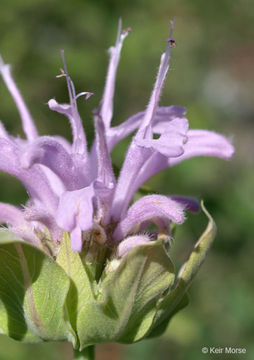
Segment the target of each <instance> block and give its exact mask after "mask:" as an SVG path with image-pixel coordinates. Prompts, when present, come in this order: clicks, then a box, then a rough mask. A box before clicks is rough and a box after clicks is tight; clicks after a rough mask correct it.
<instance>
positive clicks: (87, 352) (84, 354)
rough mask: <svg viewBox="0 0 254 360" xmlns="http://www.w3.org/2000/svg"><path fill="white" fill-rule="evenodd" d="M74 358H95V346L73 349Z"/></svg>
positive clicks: (88, 359) (77, 359)
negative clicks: (80, 349) (79, 349)
mask: <svg viewBox="0 0 254 360" xmlns="http://www.w3.org/2000/svg"><path fill="white" fill-rule="evenodd" d="M73 359H74V360H95V346H88V347H86V348H85V349H83V350H82V351H78V350H74V358H73Z"/></svg>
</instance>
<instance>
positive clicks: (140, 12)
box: [0, 0, 254, 360]
mask: <svg viewBox="0 0 254 360" xmlns="http://www.w3.org/2000/svg"><path fill="white" fill-rule="evenodd" d="M119 16H121V17H122V18H123V24H124V26H126V27H128V26H130V27H132V29H133V32H132V33H131V35H130V36H129V38H128V39H127V40H126V42H125V45H124V49H123V53H122V59H121V63H120V68H119V72H118V80H117V87H116V98H115V116H114V123H115V124H116V123H119V122H121V121H123V120H124V119H125V118H127V117H128V116H129V115H131V114H133V113H135V112H137V111H140V110H142V109H144V108H145V106H146V104H147V102H148V99H149V94H150V91H151V89H152V85H153V82H154V79H155V76H156V69H157V68H158V64H159V58H160V54H161V53H162V51H163V50H164V49H165V45H166V43H165V40H166V39H167V37H168V31H169V20H170V19H172V18H173V17H174V16H176V26H175V34H174V37H175V40H176V42H177V48H176V49H175V50H174V52H173V57H172V62H171V69H170V71H169V75H168V80H167V82H166V85H165V87H164V92H163V96H162V99H161V105H170V104H177V105H183V106H185V107H186V108H187V110H188V113H187V114H188V119H189V121H190V126H191V127H193V128H199V127H200V128H208V129H214V130H216V131H218V132H222V133H224V134H227V135H229V136H233V138H234V144H235V146H236V155H235V157H234V159H233V160H232V161H231V162H224V161H222V160H218V159H211V158H210V159H209V158H200V159H191V160H188V161H186V162H184V163H182V164H180V165H178V166H176V167H175V168H172V169H168V170H166V171H164V172H163V173H161V174H160V175H158V176H155V177H154V178H153V179H152V180H150V181H149V183H148V185H149V186H150V187H151V188H153V189H154V190H155V191H157V192H158V193H164V194H181V195H191V196H196V197H198V198H203V199H205V203H206V206H207V208H208V209H209V211H210V212H211V214H212V215H213V216H214V218H215V221H216V223H217V226H218V234H217V237H216V241H215V245H214V247H213V248H212V250H211V252H210V255H209V256H208V259H207V261H206V263H205V265H204V266H203V268H202V270H201V272H200V275H199V276H198V278H197V279H196V281H195V282H194V284H193V286H192V288H191V290H190V298H191V302H190V305H189V306H188V307H187V308H186V309H185V310H184V311H182V312H181V313H180V314H178V315H177V316H176V317H175V318H174V319H173V321H172V323H171V325H170V326H169V328H168V330H167V332H166V333H165V335H164V336H163V337H161V338H159V339H154V340H149V341H144V342H141V343H139V344H135V345H131V346H128V347H127V346H120V345H111V344H109V345H106V346H102V347H99V349H98V359H104V360H106V359H113V360H114V359H124V360H132V359H146V360H156V359H158V360H159V359H174V360H182V359H189V360H192V359H193V360H197V359H210V358H215V357H216V356H215V355H202V353H201V348H202V347H203V346H219V347H220V346H221V347H223V346H235V347H245V348H246V349H247V354H246V355H244V356H243V355H242V356H241V358H242V359H243V358H244V359H249V360H250V359H253V358H254V344H253V337H254V311H253V302H254V290H253V286H252V285H253V280H254V276H253V269H252V264H253V256H254V243H253V235H254V234H253V213H254V202H253V195H254V190H253V188H254V187H253V183H254V167H253V128H254V126H253V114H254V107H253V93H254V91H253V90H254V73H253V70H252V69H253V65H252V64H253V55H254V47H253V35H254V33H253V32H254V30H253V21H254V2H253V1H251V0H236V1H230V0H220V1H219V0H214V1H202V0H192V1H188V0H171V1H168V0H160V1H157V2H155V1H153V0H146V1H145V0H135V1H134V0H129V1H124V0H72V1H70V0H69V1H65V0H63V1H61V2H60V1H57V0H26V1H20V0H11V1H9V0H1V11H0V34H1V35H0V52H1V54H2V56H3V58H4V60H5V62H8V63H11V64H12V65H13V71H14V75H15V79H16V80H17V83H18V85H19V87H20V89H21V90H22V93H23V95H24V97H25V99H26V102H27V104H28V106H29V108H30V110H31V112H32V114H33V116H34V119H35V121H36V124H37V126H38V128H39V131H40V133H41V134H50V135H52V134H61V135H63V136H66V137H67V138H69V139H70V135H71V134H70V129H69V126H68V124H67V121H65V119H64V118H62V117H61V116H60V115H59V116H58V115H57V114H56V113H53V112H50V111H49V109H48V107H47V105H46V103H47V101H48V100H49V99H50V98H52V97H55V98H56V99H57V100H58V101H65V100H66V99H67V91H66V85H65V81H64V80H63V79H56V78H55V75H57V74H58V73H59V70H58V69H59V68H60V67H61V61H60V55H59V49H61V48H64V49H65V54H66V59H67V63H68V67H69V72H70V74H71V76H72V78H73V81H74V83H75V86H76V88H77V90H78V91H93V92H95V95H94V96H93V97H92V98H91V99H89V101H88V102H86V103H85V102H83V101H82V100H80V103H79V105H80V113H81V115H82V117H83V119H84V124H85V127H86V131H87V134H88V137H89V141H90V143H91V139H92V137H93V129H92V121H91V118H92V117H91V111H92V109H93V108H95V107H96V106H97V105H98V103H99V101H100V98H101V94H102V90H103V85H104V80H105V73H106V68H107V61H108V58H107V54H106V49H107V48H108V47H109V46H110V45H111V44H112V43H114V41H115V34H116V28H117V21H118V18H119ZM0 95H1V103H0V118H1V120H2V121H3V122H4V124H5V125H6V128H7V129H8V131H9V132H11V133H12V134H20V135H21V136H23V134H22V129H21V124H20V120H19V117H18V113H17V110H16V109H15V106H14V104H13V101H12V99H11V98H10V96H9V94H8V92H7V90H6V89H5V86H4V84H3V82H2V81H1V82H0ZM127 144H128V143H127V141H123V142H122V143H121V144H120V145H119V146H117V147H116V149H115V150H114V151H113V158H114V162H115V164H116V167H120V164H121V161H122V159H123V157H124V151H125V150H126V147H127ZM0 189H1V190H0V201H5V202H10V203H13V204H24V203H25V201H26V198H27V196H26V193H25V190H24V189H23V187H22V186H21V185H20V184H19V183H18V181H16V180H15V179H13V178H11V177H10V176H8V175H5V174H1V178H0ZM205 221H206V220H205V218H204V217H203V215H198V216H197V215H195V216H194V215H188V220H187V222H186V223H185V225H183V226H181V227H179V228H178V229H177V233H176V237H175V242H174V246H173V248H172V258H173V259H174V260H175V262H176V264H177V266H179V265H180V264H181V263H182V262H183V261H184V260H185V259H186V257H187V256H188V253H189V251H190V249H191V246H192V245H193V243H194V241H195V239H197V238H198V236H199V234H200V233H201V232H202V231H203V229H204V227H205ZM30 358H36V359H38V360H39V359H45V358H47V359H52V360H53V359H55V360H57V359H70V358H71V349H70V347H69V345H68V344H59V343H58V344H45V345H23V344H19V343H16V342H14V341H12V340H10V339H7V338H5V337H3V336H1V337H0V359H1V360H14V359H15V360H22V359H30ZM238 358H239V359H240V357H237V356H234V355H230V359H232V360H233V359H238Z"/></svg>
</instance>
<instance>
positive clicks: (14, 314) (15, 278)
mask: <svg viewBox="0 0 254 360" xmlns="http://www.w3.org/2000/svg"><path fill="white" fill-rule="evenodd" d="M69 284H70V281H69V278H68V276H67V275H66V274H65V272H64V271H63V270H62V269H61V267H60V266H58V265H57V264H56V262H55V261H54V260H53V259H52V258H50V257H49V256H48V255H47V254H45V253H44V252H42V251H40V250H39V249H38V248H36V247H34V246H32V245H30V244H29V243H26V242H24V241H22V240H21V239H19V238H18V237H17V236H15V235H14V234H12V233H11V232H9V231H8V230H1V231H0V332H1V333H3V334H6V335H8V336H10V337H12V338H14V339H16V340H19V341H23V342H41V341H54V340H56V341H59V340H71V334H70V332H69V329H68V327H67V324H66V323H65V321H64V317H63V307H64V303H65V299H66V295H67V292H68V290H69Z"/></svg>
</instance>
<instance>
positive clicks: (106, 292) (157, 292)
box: [78, 241, 174, 348]
mask: <svg viewBox="0 0 254 360" xmlns="http://www.w3.org/2000/svg"><path fill="white" fill-rule="evenodd" d="M173 282H174V268H173V264H172V263H171V261H170V258H169V257H168V254H167V253H166V251H165V249H164V246H163V243H162V242H161V241H156V242H151V243H149V244H147V245H142V246H138V247H136V248H134V249H133V250H132V251H130V253H129V254H128V255H127V256H126V257H125V258H124V259H122V260H121V262H120V265H119V266H118V268H117V269H116V270H114V271H113V272H111V273H109V274H108V275H107V276H106V277H105V279H104V280H103V282H102V284H101V287H100V289H101V302H98V301H97V302H92V303H90V304H88V306H87V307H86V311H82V312H81V313H80V315H79V318H78V324H80V325H81V324H83V328H82V327H81V326H80V327H79V336H80V342H81V348H83V347H84V346H87V345H90V344H93V343H96V342H97V343H98V342H113V341H117V342H123V343H132V342H135V341H138V340H140V339H141V338H143V337H144V336H145V334H146V332H147V331H148V329H149V328H150V326H151V324H152V321H153V317H154V315H155V311H156V303H157V301H158V299H159V298H160V297H161V296H162V294H163V293H164V292H165V291H166V290H167V289H169V287H170V286H171V285H172V284H173ZM84 324H86V325H85V326H84Z"/></svg>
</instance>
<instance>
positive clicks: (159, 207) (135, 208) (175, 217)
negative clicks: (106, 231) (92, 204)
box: [113, 195, 184, 241]
mask: <svg viewBox="0 0 254 360" xmlns="http://www.w3.org/2000/svg"><path fill="white" fill-rule="evenodd" d="M153 218H163V219H168V220H171V221H173V222H174V223H176V224H181V223H182V222H183V221H184V212H183V206H182V205H181V204H178V203H177V202H176V201H173V200H171V199H169V198H168V197H166V196H162V195H148V196H145V197H143V198H141V199H140V200H138V201H136V202H135V203H134V204H133V205H132V206H131V207H130V209H129V210H128V212H127V214H126V216H125V217H124V218H123V219H122V220H121V221H120V222H119V224H118V225H117V227H116V229H115V231H114V234H113V238H114V240H115V241H120V240H121V239H123V238H124V237H125V236H126V235H128V234H129V233H130V232H131V231H132V230H133V228H134V227H135V226H139V224H141V223H142V222H143V221H146V220H151V219H153Z"/></svg>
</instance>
